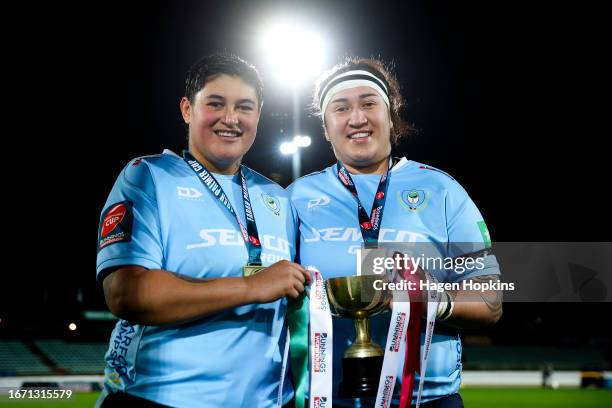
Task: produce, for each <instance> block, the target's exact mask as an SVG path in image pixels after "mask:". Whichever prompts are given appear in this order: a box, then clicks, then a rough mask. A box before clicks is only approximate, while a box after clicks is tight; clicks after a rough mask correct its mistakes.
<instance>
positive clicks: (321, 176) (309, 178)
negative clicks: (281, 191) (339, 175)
mask: <svg viewBox="0 0 612 408" xmlns="http://www.w3.org/2000/svg"><path fill="white" fill-rule="evenodd" d="M334 167H335V164H332V165H331V166H329V167H326V168H324V169H323V170H319V171H315V172H313V173H310V174H307V175H305V176H302V177H300V178H298V179H297V180H295V181H294V182H293V183H291V184H290V185H289V186H288V187H287V192H288V193H289V195H290V196H291V197H293V195H294V194H300V193H301V192H302V191H304V190H307V189H308V188H309V187H311V186H313V185H320V183H324V182H325V181H326V179H327V178H328V177H329V175H330V174H331V173H332V171H333V169H334Z"/></svg>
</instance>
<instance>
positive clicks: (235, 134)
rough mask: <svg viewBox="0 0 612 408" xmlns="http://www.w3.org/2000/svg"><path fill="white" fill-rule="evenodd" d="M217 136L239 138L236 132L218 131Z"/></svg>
mask: <svg viewBox="0 0 612 408" xmlns="http://www.w3.org/2000/svg"><path fill="white" fill-rule="evenodd" d="M217 134H218V135H219V136H224V137H237V136H239V133H238V132H229V131H218V132H217Z"/></svg>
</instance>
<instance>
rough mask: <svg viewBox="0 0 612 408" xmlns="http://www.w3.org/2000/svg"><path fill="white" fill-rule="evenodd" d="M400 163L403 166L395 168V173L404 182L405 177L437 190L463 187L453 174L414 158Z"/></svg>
mask: <svg viewBox="0 0 612 408" xmlns="http://www.w3.org/2000/svg"><path fill="white" fill-rule="evenodd" d="M402 162H403V163H402ZM398 165H401V167H399V168H398V169H397V170H395V171H394V172H393V174H394V175H395V174H397V176H399V177H397V178H398V179H400V181H402V182H403V180H404V179H405V180H411V181H415V182H418V183H419V184H422V185H424V186H429V187H430V188H434V189H436V190H457V189H462V187H461V185H460V184H459V182H458V181H457V180H456V179H455V178H454V177H453V176H451V175H450V174H449V173H447V172H446V171H444V170H441V169H439V168H437V167H434V166H431V165H429V164H425V163H420V162H417V161H414V160H406V161H404V160H402V161H400V163H398Z"/></svg>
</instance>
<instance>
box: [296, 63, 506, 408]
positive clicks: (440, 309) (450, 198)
mask: <svg viewBox="0 0 612 408" xmlns="http://www.w3.org/2000/svg"><path fill="white" fill-rule="evenodd" d="M313 102H314V107H315V110H316V111H317V113H319V114H320V117H321V120H322V123H323V129H324V134H325V138H326V139H327V140H328V141H329V142H330V144H331V147H332V149H333V151H334V154H335V156H336V159H337V160H338V161H337V163H334V164H333V165H331V166H329V167H327V168H325V169H323V170H322V171H319V172H316V173H313V174H310V175H308V176H305V177H302V178H300V179H298V180H296V181H295V182H294V183H293V184H292V185H291V186H290V187H289V188H288V189H289V192H290V196H291V201H292V203H293V205H294V206H295V208H296V210H297V212H298V216H299V225H300V226H299V233H300V234H299V235H300V238H299V254H298V256H299V262H300V263H301V264H302V265H309V266H312V267H314V269H316V270H318V271H320V274H321V277H322V279H328V278H334V277H340V276H351V275H355V274H356V271H357V267H358V266H357V262H358V260H357V257H356V254H357V253H358V250H359V249H360V248H361V247H362V245H364V246H366V247H376V246H377V245H379V244H381V243H385V242H424V243H433V244H434V245H435V244H440V243H443V244H447V243H470V245H471V247H472V248H477V249H481V251H480V252H478V253H480V254H481V255H482V256H481V258H482V259H483V261H482V267H480V268H471V269H469V270H467V271H463V272H462V273H458V272H456V271H450V272H448V273H446V274H443V273H439V272H438V271H429V272H431V273H433V274H434V277H435V278H437V280H438V281H441V282H455V283H457V282H462V281H472V282H474V281H476V282H498V281H499V274H500V271H499V267H498V265H497V261H496V260H495V257H494V256H493V255H492V254H490V253H489V251H488V248H490V239H489V235H488V231H487V228H486V225H485V223H484V220H483V218H482V216H481V214H480V212H479V211H478V209H477V208H476V206H475V205H474V203H473V202H472V200H471V199H470V198H469V196H468V194H467V193H466V191H465V190H464V189H463V188H462V187H461V186H460V185H459V183H457V181H455V180H454V179H453V178H452V177H451V176H449V175H448V174H446V173H445V172H443V171H440V170H438V169H435V168H433V167H431V166H427V165H424V164H421V163H418V162H416V161H413V160H409V159H407V158H406V157H400V158H395V157H393V156H392V155H391V151H392V146H393V145H395V144H397V142H398V141H399V140H400V138H401V137H403V136H405V135H406V134H407V133H409V131H410V130H411V128H410V126H409V125H408V124H407V123H406V122H404V121H403V120H402V118H401V117H400V115H399V110H400V107H401V106H402V97H401V95H400V93H399V86H398V82H397V80H396V79H395V78H394V76H393V74H392V72H391V71H390V70H388V69H387V68H386V67H385V66H384V65H383V64H382V63H381V62H380V61H378V60H374V59H347V61H345V62H344V63H342V64H340V65H338V66H336V67H334V68H333V69H332V70H330V71H329V72H327V73H326V74H325V75H324V76H323V77H322V78H321V80H320V81H319V82H318V85H317V89H316V92H315V95H314V101H313ZM466 252H468V253H470V252H471V251H466ZM453 255H454V256H463V255H465V253H454V254H453ZM466 299H469V302H465V301H463V302H462V300H466ZM437 300H438V304H437V307H436V308H435V311H434V312H435V313H433V312H432V313H433V314H432V315H431V320H434V319H435V320H436V321H437V323H438V324H436V325H435V326H434V327H435V329H434V332H433V338H432V341H431V346H430V349H429V350H430V351H429V357H428V363H427V366H426V372H425V376H424V378H423V384H422V387H423V388H422V392H421V393H420V402H421V406H423V407H461V406H463V402H462V400H461V397H460V396H459V394H458V391H459V386H460V384H461V341H460V338H459V334H458V329H461V328H464V327H477V326H479V325H485V324H490V323H494V322H496V321H497V320H498V319H499V318H500V316H501V314H502V304H501V296H500V294H499V292H496V291H494V290H489V291H484V292H478V293H476V292H473V291H459V292H458V291H444V292H441V293H440V295H439V297H438V298H437ZM310 302H313V296H312V294H311V296H310ZM389 321H390V318H389V314H388V313H386V314H383V315H380V316H378V317H375V318H373V319H371V321H370V333H371V335H372V337H373V340H374V341H375V342H376V343H378V344H380V345H385V344H386V342H387V334H388V328H389ZM312 322H313V320H312V317H311V325H312ZM351 326H352V322H351V321H350V320H349V319H336V318H335V319H333V337H332V339H333V340H332V344H333V346H334V347H333V350H334V353H333V365H332V372H333V374H332V378H333V391H330V392H331V394H332V395H326V396H325V398H326V402H327V404H329V405H328V406H330V405H331V404H330V402H331V401H330V397H331V398H332V399H333V406H347V407H348V406H373V405H374V402H375V401H376V403H377V405H376V406H378V402H380V401H381V395H380V393H381V392H382V391H381V390H383V389H384V388H385V387H380V388H379V391H377V392H375V395H373V394H372V393H371V392H370V393H369V395H368V396H367V397H362V398H360V399H353V398H345V397H343V395H339V388H340V387H339V382H340V378H341V377H343V376H344V375H346V373H342V368H341V361H342V353H343V351H344V350H345V349H346V346H347V343H349V342H350V341H351V339H353V338H354V330H353V329H352V327H351ZM425 326H426V325H425V324H421V327H423V330H422V331H421V345H423V343H424V339H423V338H424V337H425V336H424V335H425V329H424V327H425ZM311 331H312V328H311ZM417 338H418V336H417ZM417 341H418V340H417ZM311 343H312V338H311ZM311 346H312V345H311ZM402 347H404V343H403V342H402ZM417 349H418V347H417ZM329 351H330V350H326V352H328V353H329ZM317 352H318V351H317ZM311 353H312V350H311ZM318 355H319V354H317V356H318ZM401 355H402V361H400V362H399V363H398V364H397V367H399V369H398V371H399V373H398V376H399V377H400V378H401V371H402V368H403V354H401ZM385 358H386V357H385ZM311 360H312V354H311ZM317 361H318V360H317ZM385 361H386V360H385ZM311 367H312V366H311ZM314 371H317V375H318V372H319V371H320V370H318V369H317V368H316V367H315V369H314V370H313V369H312V368H311V372H310V375H311V385H310V388H311V389H313V388H317V387H318V385H316V381H315V377H312V375H313V372H314ZM417 371H418V370H417ZM386 378H392V377H391V376H390V377H386ZM328 379H329V378H328ZM419 380H420V376H418V375H417V376H416V380H415V385H414V392H413V393H412V398H410V396H408V397H405V396H404V397H403V400H401V401H400V403H401V404H402V406H406V405H410V404H411V403H412V404H415V403H416V402H417V394H419V390H418V387H417V384H418V382H419ZM385 385H386V384H385ZM396 385H397V387H396V392H395V394H394V396H395V398H394V403H398V399H397V397H398V395H399V392H398V390H399V389H400V388H401V384H400V382H399V381H398V382H397V383H396ZM322 387H323V389H324V388H325V387H324V386H322ZM387 388H388V387H387ZM391 389H393V387H392V386H391ZM317 390H318V388H317ZM387 391H388V390H387ZM317 392H318V391H317ZM344 394H345V395H346V393H344ZM406 394H410V392H407V393H406ZM313 395H314V394H313V393H311V395H310V399H311V401H310V403H311V405H312V404H313V402H314V401H312V400H313V398H319V396H313ZM317 395H318V394H317ZM406 398H407V401H406ZM389 400H390V398H388V396H383V399H382V401H384V406H389V402H390V401H389ZM359 404H361V405H359ZM315 405H316V404H315Z"/></svg>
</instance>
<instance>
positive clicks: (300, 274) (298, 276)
mask: <svg viewBox="0 0 612 408" xmlns="http://www.w3.org/2000/svg"><path fill="white" fill-rule="evenodd" d="M293 273H294V276H295V278H296V279H297V280H299V281H300V282H302V283H304V282H306V277H305V276H304V273H303V272H302V271H296V270H294V271H293Z"/></svg>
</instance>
